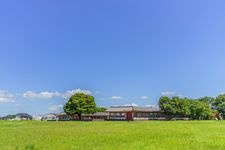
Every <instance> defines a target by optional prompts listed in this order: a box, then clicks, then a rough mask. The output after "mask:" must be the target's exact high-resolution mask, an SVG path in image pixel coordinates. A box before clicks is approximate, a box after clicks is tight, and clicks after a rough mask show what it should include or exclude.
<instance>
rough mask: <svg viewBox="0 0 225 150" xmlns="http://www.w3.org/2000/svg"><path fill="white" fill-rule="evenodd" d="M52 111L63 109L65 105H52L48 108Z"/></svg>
mask: <svg viewBox="0 0 225 150" xmlns="http://www.w3.org/2000/svg"><path fill="white" fill-rule="evenodd" d="M48 109H49V110H50V111H52V112H58V111H62V110H63V105H52V106H50V107H49V108H48Z"/></svg>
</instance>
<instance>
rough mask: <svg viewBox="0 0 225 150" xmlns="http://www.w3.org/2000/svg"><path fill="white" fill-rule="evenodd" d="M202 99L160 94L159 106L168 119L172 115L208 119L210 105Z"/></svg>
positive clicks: (210, 114)
mask: <svg viewBox="0 0 225 150" xmlns="http://www.w3.org/2000/svg"><path fill="white" fill-rule="evenodd" d="M207 102H208V100H207V101H205V99H204V100H193V99H189V98H180V97H177V96H174V97H167V96H162V97H161V98H160V100H159V107H160V108H161V110H162V111H163V112H164V114H165V115H166V117H167V119H168V120H170V119H172V118H174V117H188V118H190V119H210V118H211V116H212V111H211V108H210V105H209V104H208V103H207Z"/></svg>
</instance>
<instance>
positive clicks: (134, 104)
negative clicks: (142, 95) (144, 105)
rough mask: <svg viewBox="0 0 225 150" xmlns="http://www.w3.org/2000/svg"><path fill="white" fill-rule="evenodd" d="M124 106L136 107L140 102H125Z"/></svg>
mask: <svg viewBox="0 0 225 150" xmlns="http://www.w3.org/2000/svg"><path fill="white" fill-rule="evenodd" d="M124 106H134V107H137V106H138V104H136V103H131V104H125V105H124Z"/></svg>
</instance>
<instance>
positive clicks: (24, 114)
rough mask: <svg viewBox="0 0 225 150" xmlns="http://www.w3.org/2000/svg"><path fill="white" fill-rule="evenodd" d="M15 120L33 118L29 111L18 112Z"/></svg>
mask: <svg viewBox="0 0 225 150" xmlns="http://www.w3.org/2000/svg"><path fill="white" fill-rule="evenodd" d="M14 120H32V116H31V115H29V114H27V113H18V114H16V117H15V119H14Z"/></svg>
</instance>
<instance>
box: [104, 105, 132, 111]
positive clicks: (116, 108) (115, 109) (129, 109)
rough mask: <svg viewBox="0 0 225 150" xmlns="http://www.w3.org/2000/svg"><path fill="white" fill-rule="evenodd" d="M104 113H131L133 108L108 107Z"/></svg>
mask: <svg viewBox="0 0 225 150" xmlns="http://www.w3.org/2000/svg"><path fill="white" fill-rule="evenodd" d="M106 111H107V112H131V111H133V107H132V106H122V107H110V108H108V109H107V110H106Z"/></svg>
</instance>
